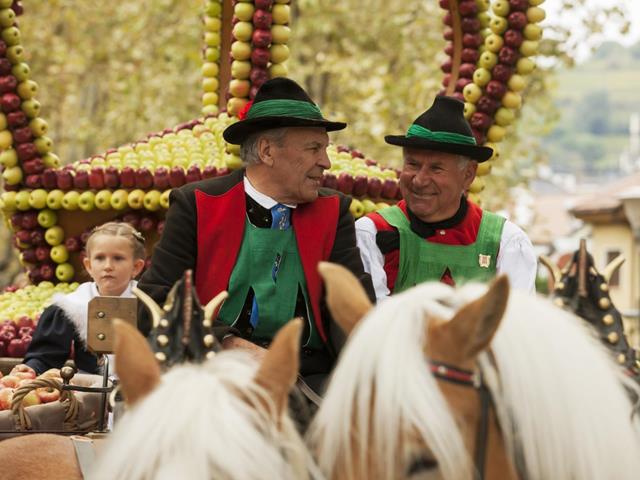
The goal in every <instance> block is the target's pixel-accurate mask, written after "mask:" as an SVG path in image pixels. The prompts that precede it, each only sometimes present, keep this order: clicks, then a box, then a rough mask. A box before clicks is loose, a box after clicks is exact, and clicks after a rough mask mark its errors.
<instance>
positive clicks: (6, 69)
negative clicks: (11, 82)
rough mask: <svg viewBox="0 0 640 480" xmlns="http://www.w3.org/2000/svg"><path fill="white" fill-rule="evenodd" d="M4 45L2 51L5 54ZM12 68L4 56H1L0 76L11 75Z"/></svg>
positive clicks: (11, 64)
mask: <svg viewBox="0 0 640 480" xmlns="http://www.w3.org/2000/svg"><path fill="white" fill-rule="evenodd" d="M2 43H3V44H4V49H5V52H6V48H7V46H6V44H5V43H4V42H2ZM12 68H13V63H11V61H10V60H9V59H8V58H5V56H4V54H2V58H0V75H8V74H10V73H11V69H12Z"/></svg>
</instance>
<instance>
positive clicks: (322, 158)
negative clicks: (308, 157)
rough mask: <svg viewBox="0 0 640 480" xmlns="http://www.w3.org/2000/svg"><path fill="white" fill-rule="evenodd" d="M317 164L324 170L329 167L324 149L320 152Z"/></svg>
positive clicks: (329, 162) (329, 163) (329, 161)
mask: <svg viewBox="0 0 640 480" xmlns="http://www.w3.org/2000/svg"><path fill="white" fill-rule="evenodd" d="M318 166H320V167H322V168H323V169H325V170H329V169H330V168H331V160H329V155H328V154H327V151H326V150H325V151H324V152H322V153H321V154H320V160H319V161H318Z"/></svg>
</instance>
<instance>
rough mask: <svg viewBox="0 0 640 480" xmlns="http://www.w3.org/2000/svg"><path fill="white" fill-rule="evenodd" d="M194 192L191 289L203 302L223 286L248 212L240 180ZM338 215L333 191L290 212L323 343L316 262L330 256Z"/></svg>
mask: <svg viewBox="0 0 640 480" xmlns="http://www.w3.org/2000/svg"><path fill="white" fill-rule="evenodd" d="M195 195H196V210H197V215H198V218H197V225H198V254H197V261H196V290H197V292H198V297H199V298H200V301H201V302H202V304H203V305H205V304H206V303H207V302H208V301H209V300H211V299H212V298H213V297H214V296H215V295H217V294H218V293H220V292H221V291H222V290H226V289H227V288H228V285H229V278H230V277H231V272H232V271H233V267H234V266H235V264H236V259H237V257H238V253H239V251H240V245H241V243H242V237H243V235H244V226H245V218H246V215H247V212H246V201H245V192H244V184H243V182H239V183H238V184H237V185H235V186H234V187H232V188H231V189H230V190H228V191H227V192H225V193H223V194H222V195H209V194H206V193H204V192H202V191H200V190H196V192H195ZM339 215H340V199H339V197H338V196H337V195H332V196H327V197H318V199H317V200H316V201H315V202H312V203H304V204H301V205H298V206H297V207H296V208H295V210H294V211H293V214H292V225H293V228H294V232H295V236H296V241H297V244H298V252H299V254H300V260H301V262H302V268H303V270H304V275H305V278H306V281H307V290H308V294H309V301H310V303H311V308H312V310H313V316H314V319H315V324H316V328H317V329H318V333H319V335H320V338H322V341H324V342H326V341H327V332H326V329H325V328H324V324H323V322H322V317H321V315H320V299H321V297H322V279H321V278H320V274H319V273H318V263H319V262H321V261H324V260H328V259H329V256H330V255H331V250H332V249H333V244H334V241H335V237H336V229H337V225H338V218H339ZM294 294H295V292H294Z"/></svg>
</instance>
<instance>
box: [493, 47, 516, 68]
mask: <svg viewBox="0 0 640 480" xmlns="http://www.w3.org/2000/svg"><path fill="white" fill-rule="evenodd" d="M519 56H520V54H519V53H518V51H517V50H514V49H513V48H511V47H506V46H505V47H502V48H501V49H500V51H499V52H498V60H499V61H500V63H504V64H505V65H513V64H515V63H516V62H517V61H518V58H519Z"/></svg>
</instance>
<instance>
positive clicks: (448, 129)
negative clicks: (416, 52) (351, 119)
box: [384, 96, 493, 162]
mask: <svg viewBox="0 0 640 480" xmlns="http://www.w3.org/2000/svg"><path fill="white" fill-rule="evenodd" d="M384 140H385V141H386V142H387V143H389V144H391V145H398V146H400V147H408V148H419V149H424V150H435V151H437V152H446V153H457V154H459V155H464V156H466V157H469V158H472V159H473V160H476V161H478V162H484V161H485V160H488V159H490V158H491V156H492V155H493V149H491V148H489V147H480V146H478V145H477V144H476V139H475V137H474V136H473V133H472V132H471V127H470V126H469V123H468V122H467V120H466V119H465V118H464V103H463V102H461V101H460V100H457V99H455V98H453V97H446V96H438V97H436V99H435V100H434V101H433V105H431V108H429V110H427V111H426V112H424V113H423V114H422V115H420V116H419V117H418V118H416V119H415V120H414V121H413V125H411V126H410V127H409V130H408V131H407V134H406V135H387V136H386V137H384Z"/></svg>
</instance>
